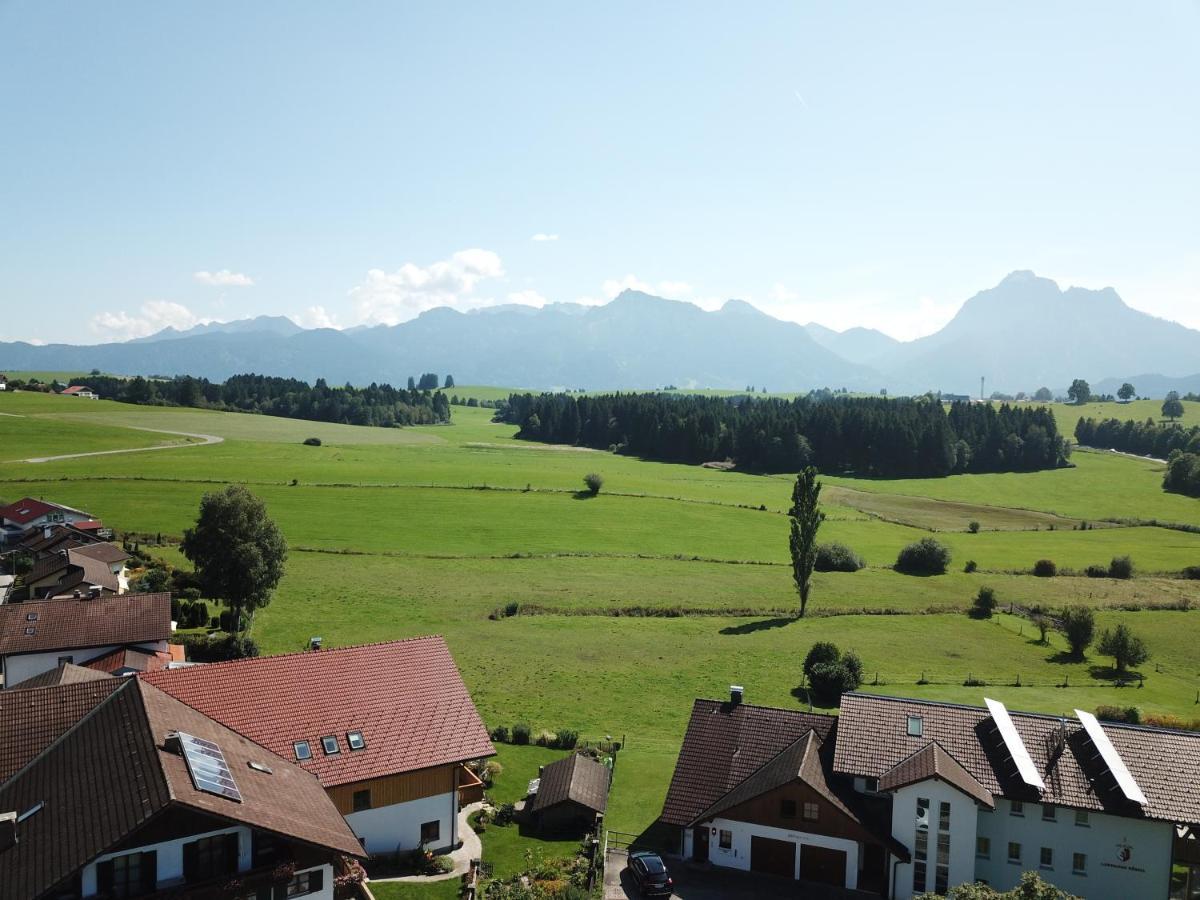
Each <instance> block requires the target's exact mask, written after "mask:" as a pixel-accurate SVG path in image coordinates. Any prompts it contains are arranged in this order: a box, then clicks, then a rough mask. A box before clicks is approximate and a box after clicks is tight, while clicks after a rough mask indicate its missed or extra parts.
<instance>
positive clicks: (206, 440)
mask: <svg viewBox="0 0 1200 900" xmlns="http://www.w3.org/2000/svg"><path fill="white" fill-rule="evenodd" d="M119 427H121V428H129V429H131V430H133V431H148V432H150V433H151V434H171V435H175V436H176V437H185V438H195V439H196V440H195V441H193V442H190V443H176V444H155V445H153V446H151V447H124V448H122V449H120V450H92V451H90V452H88V453H64V454H61V455H59V456H35V457H32V458H30V459H23V460H21V462H27V463H47V462H58V461H59V460H62V459H81V458H83V457H86V456H112V455H113V454H116V453H145V452H147V451H149V450H178V449H179V448H180V447H204V446H207V445H209V444H220V443H223V442H224V440H225V438H223V437H220V436H218V435H215V434H194V433H192V432H189V431H163V430H162V429H160V428H141V427H139V426H137V425H121V426H119Z"/></svg>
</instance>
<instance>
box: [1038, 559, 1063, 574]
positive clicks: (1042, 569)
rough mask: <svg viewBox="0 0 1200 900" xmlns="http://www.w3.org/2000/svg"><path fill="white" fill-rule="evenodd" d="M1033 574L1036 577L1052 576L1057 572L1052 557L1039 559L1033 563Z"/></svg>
mask: <svg viewBox="0 0 1200 900" xmlns="http://www.w3.org/2000/svg"><path fill="white" fill-rule="evenodd" d="M1033 574H1034V575H1036V576H1037V577H1038V578H1053V577H1054V576H1055V575H1057V574H1058V566H1057V565H1056V564H1055V562H1054V560H1052V559H1039V560H1038V561H1037V562H1035V563H1034V564H1033Z"/></svg>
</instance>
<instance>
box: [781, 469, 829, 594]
mask: <svg viewBox="0 0 1200 900" xmlns="http://www.w3.org/2000/svg"><path fill="white" fill-rule="evenodd" d="M820 500H821V482H819V481H817V470H816V469H815V468H813V467H812V466H808V467H807V468H805V469H804V470H803V471H801V472H800V474H799V475H797V476H796V485H795V487H793V488H792V508H791V510H789V511H788V516H789V517H790V518H791V523H792V534H791V540H790V541H789V545H790V547H791V551H792V580H794V581H795V582H796V593H797V594H799V595H800V617H801V618H803V617H804V613H805V611H806V610H807V609H808V595H809V593H810V592H811V591H812V573H813V566H815V565H816V562H817V531H818V530H819V529H820V527H821V523H822V522H824V521H825V513H823V512H821V503H820Z"/></svg>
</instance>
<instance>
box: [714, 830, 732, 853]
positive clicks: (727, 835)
mask: <svg viewBox="0 0 1200 900" xmlns="http://www.w3.org/2000/svg"><path fill="white" fill-rule="evenodd" d="M717 846H718V847H720V848H721V849H722V850H731V849H733V832H732V831H726V830H725V829H724V828H722V829H721V830H720V831H719V832H718V833H717Z"/></svg>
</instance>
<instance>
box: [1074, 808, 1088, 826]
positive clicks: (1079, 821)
mask: <svg viewBox="0 0 1200 900" xmlns="http://www.w3.org/2000/svg"><path fill="white" fill-rule="evenodd" d="M1090 820H1091V816H1090V815H1089V814H1088V811H1087V810H1086V809H1077V810H1075V824H1076V825H1078V826H1079V827H1080V828H1091V827H1092V826H1091V821H1090Z"/></svg>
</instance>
